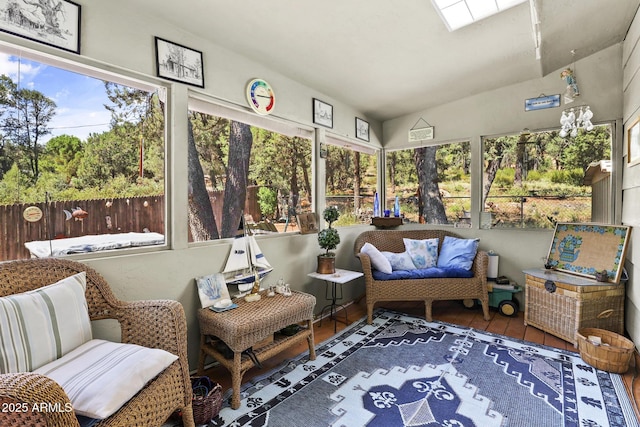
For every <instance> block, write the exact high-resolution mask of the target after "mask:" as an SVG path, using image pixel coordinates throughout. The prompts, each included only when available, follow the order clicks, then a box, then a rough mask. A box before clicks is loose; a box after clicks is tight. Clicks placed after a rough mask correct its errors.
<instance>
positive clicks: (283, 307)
mask: <svg viewBox="0 0 640 427" xmlns="http://www.w3.org/2000/svg"><path fill="white" fill-rule="evenodd" d="M261 295H262V298H261V299H260V301H256V302H246V301H245V300H244V299H243V298H237V299H235V300H233V302H234V303H236V304H238V308H234V309H232V310H229V311H225V312H222V313H216V312H214V311H212V310H210V309H208V308H201V309H200V310H198V320H199V322H200V357H199V360H198V375H203V373H204V362H205V358H206V356H207V355H209V356H211V357H213V358H214V359H215V360H217V361H218V362H219V363H220V364H221V365H222V366H224V367H225V368H227V369H228V370H229V372H231V382H232V388H233V395H232V397H231V407H232V408H233V409H238V408H239V407H240V384H241V383H242V376H243V375H244V373H245V372H247V371H248V370H249V369H250V368H251V367H253V366H254V362H253V361H252V360H251V358H250V357H249V356H248V355H246V354H242V352H243V351H244V350H247V349H248V348H251V347H254V346H256V344H258V343H260V342H261V341H262V342H264V341H269V342H267V343H266V344H264V345H263V346H261V347H260V348H256V347H254V348H253V351H254V354H255V355H256V357H257V358H258V360H259V361H263V360H265V359H268V358H270V357H272V356H274V355H276V354H278V353H280V352H281V351H283V350H285V349H286V348H289V347H291V346H292V345H295V344H297V343H299V342H300V341H302V340H304V339H306V340H307V342H308V345H309V359H310V360H315V358H316V351H315V347H314V344H313V309H314V307H315V305H316V297H314V296H313V295H309V294H306V293H303V292H296V291H293V292H292V295H291V296H288V297H287V296H284V295H280V294H276V295H275V296H274V297H268V296H266V292H264V291H263V292H261ZM300 322H306V325H303V326H302V327H301V329H300V331H298V332H297V333H296V334H295V335H292V336H286V335H282V334H275V332H277V331H279V330H281V329H283V328H284V327H286V326H289V325H293V324H297V323H300ZM270 337H273V341H270V340H267V339H268V338H270ZM220 341H222V342H224V343H225V344H226V345H227V346H229V348H230V349H231V351H232V352H233V359H227V358H225V357H224V355H223V354H222V353H221V352H220V351H219V350H218V349H217V348H216V344H219V342H220Z"/></svg>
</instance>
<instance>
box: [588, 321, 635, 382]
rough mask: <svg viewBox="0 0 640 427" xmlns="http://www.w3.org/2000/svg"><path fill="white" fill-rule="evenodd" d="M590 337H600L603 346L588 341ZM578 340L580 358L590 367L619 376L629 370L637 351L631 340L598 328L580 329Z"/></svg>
mask: <svg viewBox="0 0 640 427" xmlns="http://www.w3.org/2000/svg"><path fill="white" fill-rule="evenodd" d="M590 335H591V336H596V337H600V339H601V340H602V344H600V345H595V344H593V343H592V342H591V341H589V340H588V337H589V336H590ZM577 338H578V349H579V350H580V357H582V360H584V361H585V362H587V363H588V364H589V365H591V366H593V367H595V368H597V369H600V370H603V371H607V372H614V373H617V374H623V373H625V372H627V370H628V369H629V362H630V361H631V357H632V356H633V351H634V349H635V346H634V344H633V342H632V341H631V340H628V339H627V338H625V337H623V336H622V335H619V334H616V333H615V332H611V331H607V330H604V329H597V328H584V329H580V330H579V331H578V334H577ZM604 344H608V345H604Z"/></svg>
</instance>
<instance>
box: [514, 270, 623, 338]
mask: <svg viewBox="0 0 640 427" xmlns="http://www.w3.org/2000/svg"><path fill="white" fill-rule="evenodd" d="M524 273H525V278H526V294H525V311H524V323H525V325H531V326H535V327H536V328H538V329H541V330H543V331H545V332H548V333H550V334H552V335H555V336H557V337H560V338H562V339H563V340H565V341H569V342H570V343H572V344H573V345H574V346H577V344H578V337H577V332H578V330H579V329H582V328H599V329H606V330H608V331H613V332H616V333H618V334H623V333H624V295H625V285H624V283H620V284H614V283H606V282H597V281H595V280H593V279H589V278H586V277H581V276H576V275H572V274H568V273H562V272H557V271H554V270H545V269H543V268H536V269H531V270H524ZM545 285H546V286H545Z"/></svg>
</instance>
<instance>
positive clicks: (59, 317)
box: [0, 272, 92, 373]
mask: <svg viewBox="0 0 640 427" xmlns="http://www.w3.org/2000/svg"><path fill="white" fill-rule="evenodd" d="M86 287H87V284H86V274H85V272H81V273H78V274H74V275H73V276H70V277H67V278H65V279H62V280H60V281H58V282H56V283H54V284H52V285H48V286H43V287H42V288H38V289H34V290H33V291H29V292H24V293H20V294H14V295H8V296H6V297H2V298H0V373H14V372H30V371H32V370H34V369H36V368H39V367H40V366H42V365H44V364H46V363H49V362H51V361H53V360H56V359H58V358H60V357H62V356H64V355H65V354H67V353H68V352H70V351H71V350H73V349H75V348H76V347H78V346H80V345H82V344H84V343H85V342H87V341H89V340H90V339H91V337H92V335H91V321H90V320H89V310H88V308H87V300H86V299H85V296H84V293H85V289H86Z"/></svg>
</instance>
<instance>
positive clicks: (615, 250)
mask: <svg viewBox="0 0 640 427" xmlns="http://www.w3.org/2000/svg"><path fill="white" fill-rule="evenodd" d="M630 232H631V228H630V227H628V226H624V225H609V224H592V223H584V224H581V223H562V222H559V223H557V224H556V229H555V232H554V234H553V240H552V241H551V247H550V248H549V255H548V256H547V264H548V265H549V266H550V267H551V268H553V269H555V270H559V271H564V272H567V273H572V274H576V275H579V276H587V277H591V278H594V277H595V275H596V272H601V271H602V270H606V272H607V280H606V281H607V282H612V283H618V282H619V281H620V278H621V276H622V268H623V267H624V260H625V256H626V252H627V243H628V238H629V233H630Z"/></svg>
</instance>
